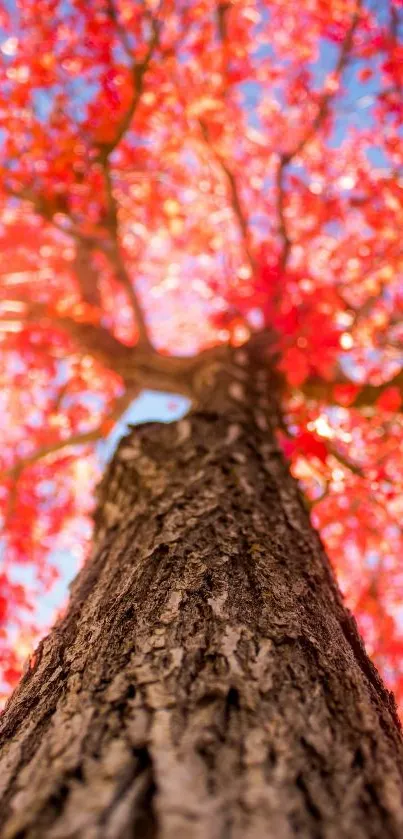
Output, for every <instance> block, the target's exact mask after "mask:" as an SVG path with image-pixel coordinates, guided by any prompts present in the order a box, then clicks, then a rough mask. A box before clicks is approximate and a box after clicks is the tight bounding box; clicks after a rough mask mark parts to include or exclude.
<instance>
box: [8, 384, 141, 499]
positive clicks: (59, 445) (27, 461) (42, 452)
mask: <svg viewBox="0 0 403 839" xmlns="http://www.w3.org/2000/svg"><path fill="white" fill-rule="evenodd" d="M136 396H138V391H134V390H133V389H132V390H128V391H127V392H126V393H124V394H123V396H120V397H118V399H116V401H115V404H114V406H113V408H112V410H111V411H109V413H108V414H106V416H104V417H103V419H102V422H101V424H100V425H99V426H97V427H96V428H93V429H91V431H84V432H77V433H76V434H72V436H71V437H68V438H66V439H65V440H56V441H55V442H54V443H51V444H50V445H49V446H43V448H41V449H37V451H35V452H32V454H30V455H27V456H26V457H24V458H21V460H19V461H18V462H17V463H16V464H15V465H14V466H11V467H10V469H4V470H2V471H0V480H4V479H5V478H10V477H11V478H12V479H13V487H12V489H11V491H15V486H16V484H17V483H18V480H19V478H20V477H21V475H22V473H23V471H24V469H26V468H27V467H28V466H33V465H34V464H35V463H38V461H39V460H43V459H44V458H45V457H48V456H49V455H52V454H56V453H57V452H59V451H61V450H62V449H65V448H68V446H84V445H87V444H88V443H96V442H97V441H98V440H100V439H102V438H103V437H105V422H107V421H108V420H109V421H110V420H113V421H114V422H117V421H118V419H119V418H120V417H121V416H122V414H124V412H125V411H126V409H127V408H128V407H129V405H130V404H131V402H132V401H133V399H135V398H136Z"/></svg>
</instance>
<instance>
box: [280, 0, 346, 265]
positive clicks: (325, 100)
mask: <svg viewBox="0 0 403 839" xmlns="http://www.w3.org/2000/svg"><path fill="white" fill-rule="evenodd" d="M361 8H362V0H357V2H356V9H355V12H354V14H353V16H352V19H351V23H350V26H349V29H348V31H347V33H346V36H345V38H344V41H343V43H342V47H341V50H340V54H339V58H338V61H337V64H336V67H335V69H334V71H333V76H334V77H335V79H337V80H339V79H340V78H341V76H342V74H343V72H344V70H345V68H346V66H347V64H348V61H349V59H350V54H351V50H352V47H353V41H354V33H355V31H356V29H357V26H358V24H359V21H360V17H361ZM335 94H336V90H334V91H328V92H325V93H323V94H322V96H321V98H320V101H319V105H318V110H317V113H316V116H315V119H314V120H313V122H312V124H311V125H310V126H309V128H308V130H307V131H306V133H305V135H304V136H303V137H302V139H301V140H300V141H299V142H298V143H297V144H296V146H294V149H292V151H289V152H284V153H283V154H280V160H279V166H278V169H277V176H276V188H277V215H278V219H279V231H278V232H279V235H280V238H281V240H282V249H281V254H280V258H279V265H280V268H281V270H282V271H284V270H285V269H286V267H287V264H288V259H289V256H290V251H291V244H292V242H291V238H290V235H289V233H288V229H287V222H286V218H285V212H284V210H285V175H286V170H287V167H288V166H289V165H290V163H291V162H292V161H293V160H294V158H295V157H297V156H298V155H299V154H301V152H302V151H303V150H304V148H305V146H306V145H307V144H308V143H309V141H310V140H312V138H313V137H314V136H315V135H316V133H317V132H318V131H319V129H320V128H321V127H322V125H323V123H324V121H325V119H326V117H327V114H328V110H329V105H330V102H331V101H332V99H334V96H335Z"/></svg>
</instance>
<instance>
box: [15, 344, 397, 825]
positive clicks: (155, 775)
mask: <svg viewBox="0 0 403 839" xmlns="http://www.w3.org/2000/svg"><path fill="white" fill-rule="evenodd" d="M249 363H252V362H251V361H250V360H248V356H247V354H246V353H245V352H244V351H242V352H241V351H238V353H237V354H236V356H235V362H234V364H233V367H232V368H231V369H229V368H228V369H227V370H226V371H224V372H223V371H221V372H220V375H216V372H215V373H214V375H213V373H212V371H211V370H210V373H209V374H208V375H207V376H206V381H207V384H208V387H210V394H209V396H208V398H207V399H206V404H207V405H208V408H206V409H203V407H199V409H198V410H195V411H194V412H193V413H192V414H190V415H189V416H188V417H187V418H185V419H183V420H182V421H180V422H179V423H175V424H171V425H160V424H145V425H143V426H139V427H137V428H136V429H134V430H133V431H132V432H131V434H130V435H129V437H128V438H126V439H125V440H124V441H123V442H122V443H121V444H120V446H119V449H118V451H117V454H116V455H115V457H114V460H113V462H112V464H111V466H110V468H109V470H108V472H107V474H106V476H105V478H104V480H103V482H102V485H101V488H100V492H99V496H100V506H99V510H98V513H97V516H96V521H97V537H96V547H95V548H94V552H93V555H92V558H91V559H90V560H89V561H88V563H87V564H86V566H85V567H84V569H83V570H82V571H81V573H80V574H79V576H78V578H77V580H76V581H75V583H74V584H73V587H72V592H71V602H70V606H69V609H68V611H67V614H66V616H65V617H64V618H63V619H62V620H61V621H60V622H59V623H58V624H57V625H56V626H55V628H54V630H53V631H52V633H51V634H50V635H49V636H48V637H47V638H46V639H45V640H44V641H43V642H42V643H41V644H40V646H39V649H38V650H37V653H36V655H35V657H34V659H33V660H32V662H31V667H30V669H28V671H27V673H26V674H25V676H24V677H23V679H22V681H21V683H20V685H19V686H18V688H17V690H16V691H15V693H14V695H13V696H12V698H11V700H10V701H9V704H8V706H7V709H6V711H5V713H4V715H3V718H2V724H1V736H0V743H1V752H0V754H1V760H0V800H1V808H0V809H1V819H0V822H1V828H0V836H1V839H129V837H130V839H132V837H133V838H134V837H135V839H291V837H299V839H370V837H373V839H386V837H388V839H398V837H400V839H401V837H402V836H403V749H402V740H401V734H400V726H399V723H398V720H397V717H396V710H395V705H394V702H393V699H392V697H391V695H390V694H389V693H388V691H387V690H386V689H385V688H384V686H383V685H382V682H381V681H380V678H379V676H378V674H377V672H376V670H375V668H374V667H373V665H372V664H371V662H370V661H369V659H368V658H367V656H366V654H365V651H364V649H363V647H362V644H361V641H360V638H359V636H358V633H357V629H356V625H355V622H354V620H353V619H352V617H351V616H350V615H349V613H348V612H347V611H346V609H345V608H344V606H343V603H342V600H341V597H340V594H339V592H338V589H337V586H336V584H335V581H334V578H333V575H332V572H331V570H330V567H329V563H328V560H327V558H326V556H325V554H324V551H323V547H322V545H321V543H320V540H319V538H318V536H317V534H316V533H315V532H314V531H313V530H312V528H311V526H310V523H309V518H308V516H307V514H306V512H305V509H304V506H303V503H302V502H301V499H300V497H299V494H298V491H297V489H296V486H295V483H294V481H293V480H292V479H291V477H290V476H289V474H288V472H287V469H286V466H285V464H284V462H283V460H282V457H281V454H280V452H279V450H278V448H277V446H276V442H275V437H274V433H273V430H272V429H273V425H274V419H273V417H274V413H275V400H274V397H273V396H272V397H270V396H268V395H267V394H268V393H269V394H270V393H271V391H270V389H269V390H267V391H266V380H265V374H264V373H263V370H262V369H252V368H250V367H248V365H249ZM253 363H255V362H253ZM207 389H208V388H207Z"/></svg>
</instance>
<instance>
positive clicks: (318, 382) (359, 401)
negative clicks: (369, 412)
mask: <svg viewBox="0 0 403 839" xmlns="http://www.w3.org/2000/svg"><path fill="white" fill-rule="evenodd" d="M355 384H357V383H356V382H352V381H351V379H349V378H347V376H343V375H340V376H339V377H338V378H337V379H334V380H333V381H331V382H328V381H325V379H321V378H320V377H319V376H318V377H316V376H310V377H309V379H307V380H306V381H305V382H304V383H303V384H302V385H300V386H299V387H298V390H300V391H301V392H302V393H303V394H304V396H306V397H307V399H314V400H315V401H318V402H327V403H328V404H331V405H337V404H341V403H339V402H337V400H336V398H335V396H334V388H335V387H337V386H338V385H355ZM357 387H359V388H360V390H359V392H358V393H357V396H356V398H355V399H354V401H353V402H352V403H350V404H349V406H348V407H349V408H364V409H365V408H372V407H373V406H374V405H375V403H376V401H377V399H379V397H380V396H381V395H382V393H384V391H385V390H387V389H388V388H390V387H397V388H398V389H399V391H400V393H401V395H402V398H403V370H400V372H399V373H397V374H396V375H395V376H394V377H393V378H392V379H390V380H389V381H388V382H384V383H383V384H381V385H371V384H364V385H359V384H357Z"/></svg>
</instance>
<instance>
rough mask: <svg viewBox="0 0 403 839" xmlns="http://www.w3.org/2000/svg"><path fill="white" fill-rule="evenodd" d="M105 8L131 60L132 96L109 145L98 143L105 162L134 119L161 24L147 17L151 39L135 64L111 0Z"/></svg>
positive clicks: (156, 44)
mask: <svg viewBox="0 0 403 839" xmlns="http://www.w3.org/2000/svg"><path fill="white" fill-rule="evenodd" d="M107 8H108V14H109V18H110V20H111V22H112V23H113V25H114V26H115V28H116V31H117V33H118V35H119V38H120V41H121V44H122V46H123V48H124V50H125V52H126V55H127V56H128V57H129V58H130V60H131V75H132V82H133V96H132V99H131V102H130V104H129V107H128V108H127V110H126V113H125V114H124V116H123V118H122V121H121V123H120V125H119V127H118V129H117V132H116V136H115V138H114V139H113V140H112V141H111V142H109V143H98V149H99V152H100V158H101V160H103V161H106V160H107V158H108V157H110V155H111V154H112V152H113V151H114V150H115V149H116V147H117V146H118V145H119V143H120V141H121V139H122V138H123V136H124V134H126V131H127V129H128V128H129V126H130V123H131V121H132V119H133V117H134V114H135V112H136V109H137V106H138V104H139V102H140V99H141V96H142V93H143V90H144V77H145V75H146V73H147V70H148V68H149V65H150V61H151V59H152V57H153V54H154V52H155V49H156V47H157V46H158V43H159V37H160V29H161V24H160V22H159V21H157V20H156V19H155V18H154V17H153V16H152V15H148V17H149V21H150V26H151V38H150V40H149V43H148V47H147V52H146V54H145V56H144V58H143V60H142V61H139V62H137V61H136V60H135V57H134V55H133V52H132V50H131V47H130V43H129V41H128V38H127V33H126V32H125V30H124V28H123V26H122V25H121V24H120V22H119V18H118V13H117V11H116V8H115V5H114V2H113V0H107Z"/></svg>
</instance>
